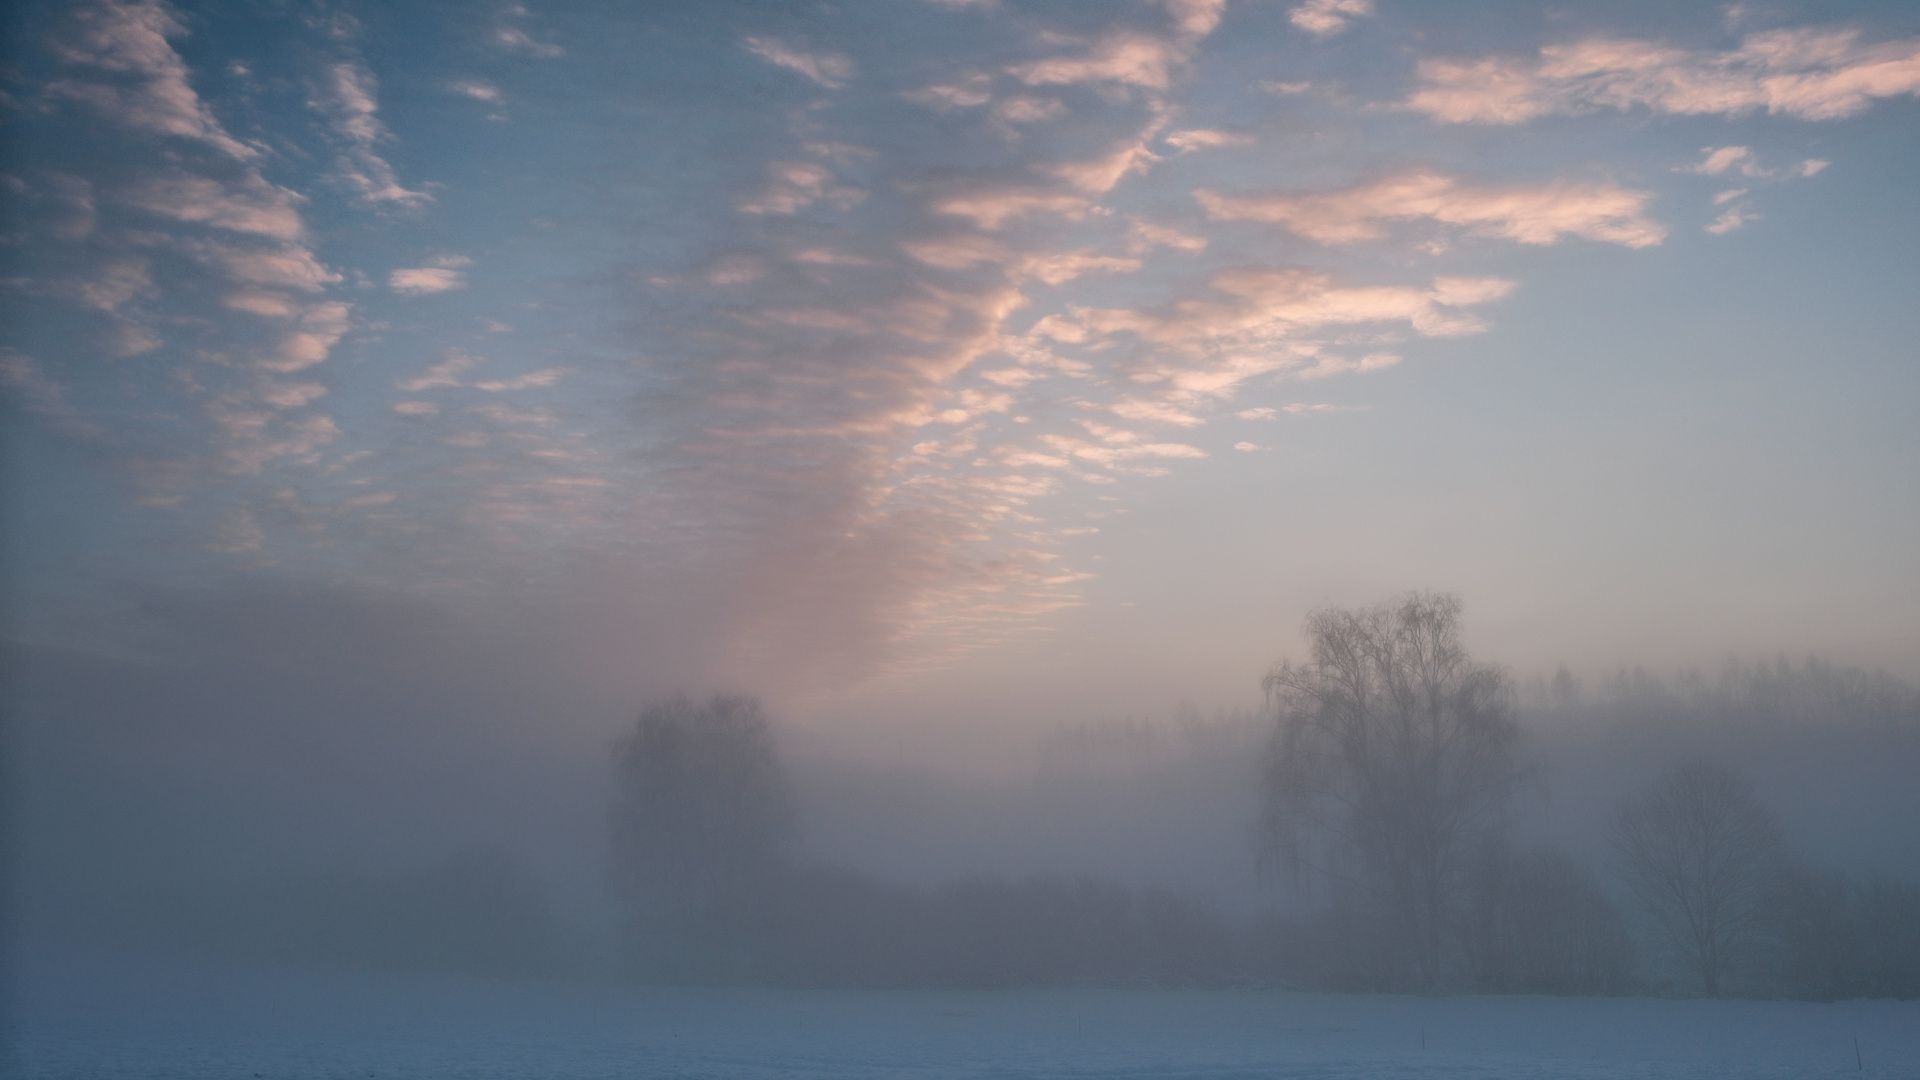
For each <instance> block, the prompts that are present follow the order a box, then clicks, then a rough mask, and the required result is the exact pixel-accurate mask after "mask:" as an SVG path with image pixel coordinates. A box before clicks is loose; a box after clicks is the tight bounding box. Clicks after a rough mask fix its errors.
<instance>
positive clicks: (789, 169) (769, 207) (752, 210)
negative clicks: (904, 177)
mask: <svg viewBox="0 0 1920 1080" xmlns="http://www.w3.org/2000/svg"><path fill="white" fill-rule="evenodd" d="M767 172H768V173H769V174H771V175H770V176H769V178H768V180H767V183H766V184H765V185H764V186H763V187H761V188H760V190H759V191H757V192H755V193H754V194H753V195H751V196H749V197H748V198H746V199H745V200H743V201H742V202H741V203H740V212H741V213H743V214H797V213H799V212H800V211H802V210H804V209H806V208H807V207H809V206H812V205H813V204H814V203H817V202H824V203H827V204H828V205H830V206H836V207H839V208H840V209H842V210H846V209H849V208H851V207H853V206H855V205H857V204H858V203H859V202H860V201H861V200H862V199H865V198H866V197H867V193H866V192H865V191H863V190H861V189H860V188H857V187H853V186H851V185H844V184H836V183H834V177H833V171H832V170H831V169H828V168H827V167H826V166H825V165H821V164H819V163H818V162H813V161H776V162H773V163H772V164H770V165H768V166H767Z"/></svg>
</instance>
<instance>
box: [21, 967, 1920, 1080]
mask: <svg viewBox="0 0 1920 1080" xmlns="http://www.w3.org/2000/svg"><path fill="white" fill-rule="evenodd" d="M15 960H16V961H20V960H22V958H20V957H16V958H15ZM4 1023H5V1029H4V1030H5V1052H6V1055H7V1057H6V1059H5V1061H4V1063H3V1064H4V1066H5V1067H4V1068H3V1069H0V1072H5V1073H6V1074H7V1075H9V1076H14V1077H23V1078H26V1077H31V1078H55V1077H60V1078H65V1077H86V1078H90V1080H92V1078H99V1080H106V1078H112V1077H142V1078H146V1077H182V1078H185V1077H192V1078H195V1080H202V1078H219V1077H240V1078H250V1077H262V1078H306V1077H316V1078H318V1077H329V1078H331V1077H338V1078H348V1077H353V1078H365V1077H377V1078H406V1077H419V1078H433V1080H446V1078H476V1080H477V1078H482V1077H541V1078H570V1077H582V1078H597V1077H729V1078H731V1077H741V1078H760V1077H766V1078H772V1077H782V1078H812V1077H821V1078H826V1077H833V1078H863V1077H889V1078H929V1080H931V1078H937V1077H956V1078H958V1077H1036V1078H1039V1077H1128V1078H1148V1077H1180V1078H1192V1080H1199V1078H1228V1077H1235V1078H1238V1077H1246V1078H1254V1077H1329V1078H1331V1077H1608V1078H1614V1077H1633V1078H1647V1080H1651V1078H1660V1077H1716V1078H1719V1077H1817V1076H1835V1077H1838V1076H1850V1077H1855V1076H1863V1075H1864V1076H1867V1077H1894V1076H1920V1002H1889V1001H1858V1002H1843V1003H1840V1004H1832V1005H1824V1004H1812V1003H1805V1002H1753V1001H1666V1000H1655V999H1646V998H1624V999H1568V998H1538V997H1446V998H1420V997H1391V996H1342V995H1331V994H1295V993H1279V992H1258V991H1247V992H1221V991H1124V990H1053V991H1005V992H977V993H963V992H931V991H929V992H911V993H899V992H888V993H882V992H872V993H867V992H841V991H771V990H669V989H655V988H638V987H618V986H616V987H608V986H595V985H580V984H533V983H510V982H492V981H485V980H478V979H462V978H453V977H434V976H415V975H370V974H365V973H340V972H336V973H315V972H311V971H301V972H293V971H284V970H266V969H259V968H244V969H243V968H233V967H222V966H211V965H182V964H177V963H176V964H165V965H161V964H151V963H148V964H131V963H128V962H125V961H114V960H106V959H102V958H97V957H96V958H89V959H76V958H74V957H72V956H63V957H61V958H59V959H57V960H54V959H51V958H27V959H26V960H25V962H15V963H14V964H13V965H12V971H11V986H10V989H9V1000H8V1002H7V1008H6V1016H5V1021H4ZM1423 1040H1424V1043H1425V1045H1424V1047H1423V1046H1422V1041H1423ZM1856 1040H1858V1046H1859V1058H1858V1060H1857V1061H1856V1057H1855V1045H1856Z"/></svg>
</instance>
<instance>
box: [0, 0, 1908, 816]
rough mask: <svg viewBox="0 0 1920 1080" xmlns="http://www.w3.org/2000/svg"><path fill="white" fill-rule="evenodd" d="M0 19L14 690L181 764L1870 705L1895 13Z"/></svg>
mask: <svg viewBox="0 0 1920 1080" xmlns="http://www.w3.org/2000/svg"><path fill="white" fill-rule="evenodd" d="M7 18H8V21H9V25H8V33H7V34H6V35H5V36H6V41H7V44H6V45H5V49H6V55H5V61H4V69H3V70H0V80H3V81H0V90H4V97H0V122H3V123H4V124H5V129H4V139H5V145H6V151H5V160H4V162H3V163H0V164H3V165H4V168H3V169H0V172H3V173H4V175H0V184H4V191H5V196H4V205H5V221H4V223H3V224H0V239H3V245H0V253H3V254H0V258H4V260H5V270H4V281H0V287H3V289H4V291H3V292H0V297H3V298H4V299H0V303H4V305H5V310H6V319H5V326H4V330H3V331H0V333H4V338H0V381H3V383H4V410H5V412H4V417H5V419H4V424H5V439H6V470H7V471H6V510H7V525H6V545H7V546H6V549H5V572H6V578H5V589H6V595H7V606H6V620H7V624H6V635H7V638H8V641H9V644H10V647H11V648H14V649H16V650H21V649H24V650H28V651H31V652H33V654H34V655H40V656H57V657H60V658H62V659H60V661H59V663H60V664H64V665H66V667H63V668H62V669H61V670H65V671H70V672H74V673H76V674H73V675H72V676H71V679H70V685H74V686H79V685H81V684H88V685H89V686H91V688H92V689H90V690H89V691H88V692H89V693H94V695H95V696H93V697H90V698H88V700H90V701H93V702H95V707H96V708H98V709H99V710H100V711H102V712H103V713H104V712H111V711H112V710H113V708H114V707H115V706H114V705H113V704H112V703H113V702H115V701H136V700H140V701H144V700H153V699H154V697H153V695H154V694H156V693H160V696H161V697H166V694H165V693H161V692H160V691H155V690H153V689H152V687H154V686H159V685H162V684H164V685H169V686H171V685H176V684H178V685H179V686H188V685H191V686H193V687H196V688H197V689H192V690H190V691H189V690H185V689H181V690H178V692H177V693H175V696H174V697H173V698H167V700H170V701H177V702H184V703H185V704H178V705H177V708H176V709H175V711H173V712H168V711H167V710H166V709H159V710H157V711H156V712H155V713H154V716H156V717H158V718H157V719H153V720H151V722H150V723H148V724H147V726H146V727H145V728H143V729H142V731H143V732H144V734H143V735H141V736H140V738H139V739H136V740H135V742H136V743H138V744H139V745H142V746H148V745H150V746H152V747H158V748H161V749H159V750H156V751H155V752H158V753H174V754H181V755H187V754H188V752H187V751H185V750H182V749H181V747H183V746H200V745H202V744H201V743H196V742H195V739H198V738H201V737H202V736H204V746H203V749H204V748H205V747H217V748H218V749H217V750H206V754H210V755H212V757H207V756H205V755H202V756H201V757H195V758H193V759H192V760H193V761H194V762H195V763H196V764H195V765H194V767H195V768H201V767H204V768H207V769H211V770H216V771H217V770H219V769H221V768H222V767H223V766H221V765H220V764H218V761H216V760H215V759H219V760H228V759H229V758H230V759H231V760H232V761H244V760H246V758H245V751H244V749H236V747H244V746H246V745H248V743H247V740H248V738H249V737H252V736H249V735H247V734H246V733H247V732H252V731H256V730H259V731H265V730H268V729H271V730H273V731H281V730H282V729H283V728H297V729H298V730H300V731H301V732H303V733H304V734H303V735H301V738H309V739H316V740H320V742H316V743H314V744H313V745H315V746H319V745H321V744H322V743H324V745H325V746H326V747H330V748H331V749H328V750H326V751H325V753H320V757H322V758H324V757H325V756H326V754H337V755H342V756H347V757H354V756H357V757H358V758H359V759H360V760H361V762H362V764H365V763H366V762H367V761H369V760H374V759H379V760H389V759H391V760H401V759H408V755H409V754H410V753H412V751H410V750H408V749H407V747H408V746H411V745H413V743H414V742H417V743H420V744H423V745H424V744H428V743H433V742H436V741H439V740H444V739H446V738H447V737H448V736H449V735H450V734H451V735H452V736H453V737H455V738H457V739H458V740H461V741H464V742H467V743H471V744H480V743H487V742H488V741H489V740H496V741H498V742H499V743H500V744H501V745H511V746H513V747H515V748H516V749H515V750H514V753H515V754H517V755H520V756H521V757H522V758H523V759H524V758H525V757H526V756H527V755H532V756H533V757H535V758H538V757H539V755H540V754H541V753H542V752H544V751H543V750H542V748H543V747H552V746H559V745H566V746H574V747H577V746H580V745H595V746H597V745H599V742H598V741H599V740H604V739H605V738H607V737H608V733H609V732H611V731H613V730H617V728H618V727H619V726H620V724H621V723H623V722H625V720H624V718H626V717H629V716H630V715H631V714H632V712H633V710H634V709H636V708H637V707H638V705H639V704H640V703H642V702H644V701H646V700H649V699H652V698H657V697H659V696H662V695H666V694H672V693H677V692H688V693H696V694H698V693H705V692H708V691H711V690H731V691H744V692H751V693H757V694H760V695H762V696H763V697H764V698H766V699H767V701H768V702H769V705H770V707H771V708H772V710H773V711H774V712H775V714H776V715H777V716H779V717H780V718H781V719H782V721H783V722H784V723H787V724H790V725H792V726H793V728H794V729H795V730H801V731H805V732H809V733H811V737H812V738H814V739H816V740H817V742H818V744H819V745H820V746H822V747H825V748H827V749H829V750H831V751H833V752H836V753H843V754H847V755H852V756H866V757H871V758H885V757H887V756H889V755H911V754H913V753H923V754H924V753H934V752H938V753H942V754H953V755H956V757H955V760H959V759H960V758H961V757H964V756H965V754H966V753H967V752H968V751H967V750H966V747H967V746H972V745H974V744H973V743H972V742H969V739H975V737H976V736H978V737H979V738H984V737H985V736H983V735H980V733H982V732H1003V731H1019V732H1026V733H1032V732H1035V731H1040V730H1043V729H1044V728H1046V727H1047V726H1048V725H1051V724H1055V723H1057V722H1061V721H1063V720H1068V721H1083V720H1087V719H1089V718H1098V717H1103V716H1105V717H1111V716H1117V715H1132V714H1143V715H1146V714H1151V715H1159V716H1165V715H1169V714H1170V713H1171V711H1172V710H1173V709H1174V708H1175V706H1176V703H1178V702H1180V701H1182V700H1189V701H1193V702H1196V703H1197V704H1198V705H1199V706H1200V707H1201V708H1203V709H1211V708H1215V707H1252V706H1254V705H1257V703H1258V701H1259V680H1260V677H1261V675H1262V674H1263V673H1264V671H1265V670H1266V668H1267V666H1268V665H1269V664H1270V663H1272V662H1273V661H1274V660H1276V659H1278V658H1280V657H1282V656H1285V655H1294V654H1298V653H1299V651H1300V650H1301V648H1302V641H1301V638H1300V627H1301V624H1302V620H1303V619H1304V617H1305V615H1306V613H1307V612H1308V611H1310V610H1312V609H1315V608H1318V607H1322V606H1327V605H1336V606H1352V605H1360V604H1370V603H1374V602H1377V601H1380V600H1383V599H1387V598H1390V597H1392V596H1395V595H1398V594H1400V593H1402V592H1404V591H1406V590H1409V589H1436V590H1445V591H1451V592H1456V593H1458V594H1459V595H1460V596H1461V597H1462V598H1463V599H1464V601H1465V604H1466V628H1467V635H1468V644H1469V645H1470V647H1471V648H1473V650H1474V652H1475V654H1476V656H1478V657H1479V658H1482V659H1487V660H1493V661H1497V662H1500V663H1504V664H1507V665H1509V666H1510V667H1511V668H1512V669H1513V670H1514V671H1515V672H1516V674H1517V675H1521V676H1526V675H1531V674H1535V673H1548V674H1550V673H1551V672H1552V670H1553V669H1554V668H1555V667H1556V666H1557V665H1561V664H1566V665H1569V666H1570V667H1573V668H1575V669H1576V670H1579V671H1582V672H1587V673H1593V674H1598V673H1601V672H1605V671H1609V670H1613V669H1615V668H1617V667H1620V666H1628V667H1631V666H1634V665H1647V666H1649V667H1652V668H1657V669H1660V670H1672V669H1674V668H1676V667H1685V666H1692V665H1703V666H1709V667H1710V666H1712V665H1714V664H1717V663H1719V662H1720V661H1721V660H1722V659H1724V658H1725V657H1728V656H1743V657H1749V658H1752V657H1759V658H1766V657H1771V656H1775V655H1786V656H1789V657H1794V658H1800V657H1804V656H1807V655H1818V656H1823V657H1827V658H1829V659H1831V660H1834V661H1835V662H1839V663H1844V664H1855V665H1860V666H1863V667H1868V668H1884V669H1886V670H1888V671H1890V672H1893V673H1894V674H1896V675H1899V676H1901V677H1904V678H1907V679H1914V678H1920V543H1916V541H1915V538H1916V537H1920V468H1916V465H1917V464H1920V424H1916V423H1915V422H1914V415H1913V405H1914V402H1916V401H1920V367H1916V365H1915V363H1914V360H1915V345H1914V342H1915V341H1916V340H1920V334H1916V331H1920V304H1915V303H1914V302H1913V297H1914V296H1915V295H1916V293H1917V292H1920V290H1917V289H1916V285H1920V185H1916V184H1915V182H1914V176H1915V175H1916V174H1917V173H1920V100H1917V99H1920V9H1916V8H1914V7H1913V6H1912V5H1908V4H1899V3H1881V4H1875V3H1820V4H1812V3H1774V4H1764V3H1763V4H1737V5H1731V6H1727V5H1709V4H1667V3H1659V4H1654V3H1619V4H1607V5H1591V6H1589V5H1558V6H1556V5H1550V4H1533V3H1501V2H1489V3H1466V2H1462V3H1442V4H1434V3H1423V4H1407V3H1398V2H1393V0H1303V2H1297V3H1296V2H1290V0H1163V2H1145V0H1142V2H1136V3H1105V2H1101V3H1090V2H1064V0H1063V2H1033V3H1025V2H1018V0H887V2H873V3H862V2H853V0H849V2H845V3H798V2H794V3H788V2H771V0H769V2H760V3H748V2H711V3H699V4H690V3H592V2H578V3H548V4H538V3H528V4H504V5H503V4H494V5H482V4H466V3H462V4H449V3H433V2H421V3H410V4H405V5H384V4H368V3H350V2H349V3H332V2H317V0H284V2H282V0H258V2H250V0H219V2H207V3H178V4H167V3H161V2H158V0H141V2H130V0H85V2H78V3H44V2H27V3H22V4H19V5H16V6H14V7H12V8H11V14H9V15H8V16H7ZM87 672H96V673H100V672H120V673H122V675H124V676H125V680H127V681H125V683H124V685H125V686H127V687H128V689H126V691H125V695H126V696H125V697H124V698H123V699H117V698H114V697H112V695H111V694H110V693H108V691H107V690H104V689H100V688H101V687H105V686H107V685H108V684H109V683H112V678H109V677H108V675H105V674H102V675H99V676H98V677H95V676H90V675H87V674H86V673H87ZM127 672H133V673H134V674H126V673H127ZM114 677H119V676H114ZM168 680H173V682H168ZM275 680H279V681H275ZM113 685H121V684H117V683H116V684H113ZM293 686H299V687H305V688H306V689H305V690H302V691H300V693H301V694H304V695H306V696H305V697H303V698H301V700H299V701H297V702H293V703H290V704H289V703H287V702H285V700H284V699H285V697H286V696H287V695H288V694H290V693H293V691H291V690H289V689H288V687H293ZM142 687H145V688H146V689H142ZM249 688H252V689H249ZM96 691H97V693H96ZM169 693H171V691H169ZM356 694H359V695H361V697H355V696H354V695H356ZM221 695H226V696H224V697H223V696H221ZM250 695H251V696H250ZM214 698H219V700H222V701H227V702H229V704H230V705H231V709H229V710H228V712H221V710H220V709H217V708H212V707H202V706H201V705H195V704H192V703H193V702H204V701H207V700H213V699H214ZM236 702H237V703H238V704H234V703H236ZM276 702H277V704H275V703H276ZM355 702H359V704H355ZM366 702H378V703H379V705H378V707H374V706H370V705H366V704H365V703H366ZM223 708H224V706H223ZM215 713H219V714H220V715H221V716H222V717H223V719H221V720H219V721H218V722H215V721H212V720H207V719H206V717H208V716H210V715H213V714H215ZM229 713H230V714H231V715H229ZM265 713H272V718H271V719H270V720H269V719H259V717H260V716H262V715H264V714H265ZM429 714H430V715H432V716H433V717H436V718H437V719H434V720H432V721H431V722H430V723H429V722H426V721H421V722H419V723H412V722H411V721H407V720H405V719H404V718H405V717H417V716H422V715H429ZM289 717H297V719H290V718H289ZM375 717H387V718H389V719H384V720H377V719H375ZM316 731H320V732H331V734H326V735H323V734H315V732H316ZM423 732H431V733H432V734H431V735H428V734H422V733H423ZM195 733H198V734H195ZM236 733H237V734H236ZM257 738H258V740H259V742H260V744H261V745H263V746H264V745H266V744H268V743H272V744H273V745H274V746H275V747H276V748H277V749H276V750H275V752H276V753H280V754H283V755H284V754H292V755H295V756H299V755H301V754H306V753H308V751H307V750H297V751H296V750H289V749H288V747H289V746H295V747H303V746H306V745H307V744H306V743H302V742H300V741H299V739H293V740H292V741H291V742H289V741H287V740H284V739H280V737H279V736H272V737H269V736H268V735H265V734H261V735H258V736H257ZM327 739H331V740H332V741H331V742H328V741H326V740H327ZM142 740H147V741H142ZM276 740H278V741H276ZM409 740H413V742H409ZM976 741H977V739H976ZM130 745H131V744H130ZM314 752H315V753H319V751H314ZM475 752H478V751H475ZM195 753H199V751H195ZM421 753H425V751H421ZM552 753H553V754H555V755H559V754H560V751H558V750H553V751H552ZM980 753H985V751H980ZM221 755H227V756H228V757H227V758H221ZM308 760H312V759H311V758H309V759H308ZM225 767H229V768H233V769H238V768H240V766H237V765H229V766H225ZM448 768H449V771H457V770H455V769H453V768H452V766H448ZM475 783H476V784H477V783H478V782H477V781H476V782H475ZM315 797H316V798H318V797H319V796H317V795H316V796H315Z"/></svg>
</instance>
